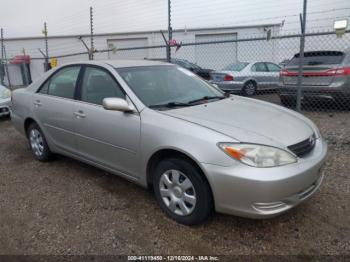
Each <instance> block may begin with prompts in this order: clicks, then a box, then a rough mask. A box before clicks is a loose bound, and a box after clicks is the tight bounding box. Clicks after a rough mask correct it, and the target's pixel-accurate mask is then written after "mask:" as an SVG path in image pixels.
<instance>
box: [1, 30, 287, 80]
mask: <svg viewBox="0 0 350 262" xmlns="http://www.w3.org/2000/svg"><path fill="white" fill-rule="evenodd" d="M279 30H280V24H262V25H249V26H239V27H234V26H232V27H215V28H184V29H177V30H174V31H173V39H175V40H176V42H177V43H183V44H184V45H183V46H182V47H181V48H180V49H179V50H178V51H175V48H172V57H174V58H181V59H186V60H188V61H191V62H193V63H196V64H198V65H200V66H202V67H206V68H212V69H221V68H223V67H224V66H226V65H228V64H230V63H234V62H236V61H247V60H267V61H275V60H276V59H277V57H276V54H275V50H276V47H275V41H274V40H271V41H266V40H265V41H260V42H256V43H252V42H235V41H236V40H237V39H247V38H257V37H262V38H265V37H267V36H268V35H269V34H271V35H278V34H279ZM164 34H165V37H166V38H168V36H167V32H166V31H164ZM82 40H83V41H84V42H85V44H86V45H87V46H89V47H90V35H88V34H83V35H64V36H49V37H48V45H49V56H50V57H57V58H58V65H62V64H64V63H68V62H73V61H81V60H87V59H88V55H87V54H86V53H85V54H84V52H87V49H86V47H85V46H84V44H83V42H82ZM209 42H214V43H211V44H204V43H209ZM215 42H217V43H215ZM199 43H202V44H199ZM164 44H165V42H164V39H163V36H162V34H161V32H160V31H142V32H122V33H104V34H95V35H94V46H95V49H96V50H97V51H99V52H97V53H95V54H94V58H95V60H107V59H164V58H165V57H166V50H165V48H164V47H159V46H164ZM5 45H6V52H7V57H8V58H12V57H15V56H16V55H21V54H23V53H25V54H26V55H30V56H31V58H32V60H31V63H30V72H31V78H32V79H33V80H35V79H37V78H38V77H40V76H41V75H42V74H43V73H44V59H43V55H42V53H41V52H40V51H39V49H40V50H41V51H42V52H44V51H45V39H44V38H43V37H25V38H21V37H19V38H8V39H5ZM139 47H145V48H139ZM125 48H129V49H130V48H135V49H132V50H123V49H125ZM107 50H109V51H107ZM252 50H255V51H258V50H264V52H258V53H256V54H254V55H252ZM81 53H83V54H81ZM39 58H40V59H39ZM9 67H10V69H11V68H12V69H11V70H10V71H11V72H12V73H10V77H11V81H12V84H14V85H20V84H21V83H20V82H21V79H20V78H19V77H18V68H16V66H15V65H10V66H9Z"/></svg>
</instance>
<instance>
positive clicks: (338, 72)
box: [327, 67, 350, 76]
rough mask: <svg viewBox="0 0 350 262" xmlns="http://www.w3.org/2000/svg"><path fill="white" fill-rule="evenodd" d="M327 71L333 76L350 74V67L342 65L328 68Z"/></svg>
mask: <svg viewBox="0 0 350 262" xmlns="http://www.w3.org/2000/svg"><path fill="white" fill-rule="evenodd" d="M327 72H328V73H329V74H330V75H333V76H348V75H350V68H349V67H342V68H337V69H331V70H328V71H327Z"/></svg>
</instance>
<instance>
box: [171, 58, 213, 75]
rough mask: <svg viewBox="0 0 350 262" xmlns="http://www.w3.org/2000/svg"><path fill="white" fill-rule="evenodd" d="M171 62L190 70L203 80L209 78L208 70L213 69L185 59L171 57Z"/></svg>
mask: <svg viewBox="0 0 350 262" xmlns="http://www.w3.org/2000/svg"><path fill="white" fill-rule="evenodd" d="M171 63H173V64H176V65H179V66H181V67H183V68H186V69H187V70H190V71H192V72H193V73H195V74H196V75H198V76H200V77H202V78H203V79H205V80H210V72H212V71H213V69H205V68H202V67H200V66H199V65H197V64H194V63H191V62H189V61H187V60H185V59H177V58H173V59H171Z"/></svg>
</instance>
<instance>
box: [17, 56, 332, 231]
mask: <svg viewBox="0 0 350 262" xmlns="http://www.w3.org/2000/svg"><path fill="white" fill-rule="evenodd" d="M12 99H13V116H12V121H13V124H14V126H15V127H16V128H17V129H18V130H19V131H20V132H21V133H22V134H23V135H25V136H26V137H27V138H28V141H29V145H30V148H31V150H32V153H33V156H34V157H35V158H36V159H37V160H39V161H47V160H49V159H50V158H51V157H52V154H54V153H56V154H62V155H66V156H69V157H73V158H75V159H78V160H81V161H83V162H86V163H88V164H91V165H94V166H96V167H99V168H101V169H104V170H106V171H108V172H110V173H113V174H117V175H120V176H122V177H124V178H126V179H128V180H130V181H132V182H135V183H137V184H139V185H141V186H144V187H153V190H154V193H155V196H156V199H157V202H158V204H159V206H160V207H161V209H162V210H163V211H164V212H165V213H166V214H167V215H168V216H169V217H171V218H173V219H175V220H176V221H178V222H179V223H183V224H187V225H191V224H197V223H200V222H202V221H204V220H205V219H206V218H208V216H209V215H210V214H211V213H212V211H213V210H216V211H218V212H222V213H227V214H233V215H238V216H244V217H249V218H268V217H272V216H276V215H278V214H280V213H283V212H285V211H287V210H289V209H290V208H292V207H294V206H296V205H298V204H299V203H301V202H302V201H304V200H305V199H307V198H308V197H310V196H311V195H312V194H313V193H314V192H315V191H316V190H317V189H318V187H319V186H320V184H321V182H322V179H323V175H322V173H320V168H321V166H322V163H323V162H324V160H325V157H326V153H327V145H326V143H325V141H324V140H323V139H322V137H321V135H320V132H319V131H318V129H317V127H316V126H315V124H313V123H312V122H311V121H310V120H308V119H307V118H306V117H304V116H302V115H300V114H298V113H296V112H293V111H290V110H288V109H286V108H283V107H280V106H278V105H274V104H271V103H267V102H263V101H258V100H252V99H249V98H246V97H239V96H232V95H231V96H226V95H225V94H224V93H223V92H222V91H221V90H220V89H218V88H216V87H214V86H212V85H210V84H209V83H207V82H206V81H204V80H203V79H201V78H200V77H198V76H196V75H195V74H194V73H192V72H190V71H188V70H185V69H183V68H181V67H179V66H176V65H172V64H166V63H161V62H153V61H122V60H118V61H108V62H97V61H94V62H86V63H79V64H77V63H73V64H68V65H65V66H61V67H58V68H55V69H52V70H51V71H49V72H48V73H47V74H45V75H44V76H43V77H42V78H41V79H39V80H38V81H37V82H35V83H33V84H32V85H30V86H29V87H28V88H25V89H19V90H16V91H14V92H13V95H12Z"/></svg>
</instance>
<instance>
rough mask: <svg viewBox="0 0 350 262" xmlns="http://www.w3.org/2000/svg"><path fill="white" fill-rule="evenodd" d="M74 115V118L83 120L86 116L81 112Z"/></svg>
mask: <svg viewBox="0 0 350 262" xmlns="http://www.w3.org/2000/svg"><path fill="white" fill-rule="evenodd" d="M74 115H75V117H76V118H85V117H86V115H85V114H84V112H83V111H82V110H79V111H78V112H74Z"/></svg>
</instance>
